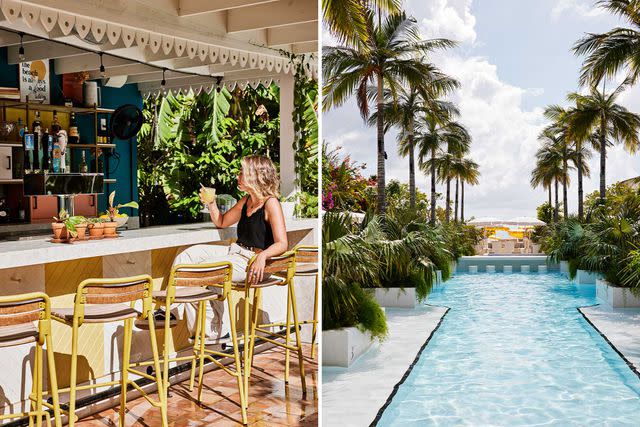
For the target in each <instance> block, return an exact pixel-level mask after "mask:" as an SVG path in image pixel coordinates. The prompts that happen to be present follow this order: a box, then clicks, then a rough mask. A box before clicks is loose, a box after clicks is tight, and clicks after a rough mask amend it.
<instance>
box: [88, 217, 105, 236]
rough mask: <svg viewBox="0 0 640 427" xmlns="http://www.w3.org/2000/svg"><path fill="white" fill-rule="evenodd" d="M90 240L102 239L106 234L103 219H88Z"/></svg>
mask: <svg viewBox="0 0 640 427" xmlns="http://www.w3.org/2000/svg"><path fill="white" fill-rule="evenodd" d="M87 223H88V226H87V228H88V229H89V238H90V239H102V237H103V234H104V220H103V219H102V218H87Z"/></svg>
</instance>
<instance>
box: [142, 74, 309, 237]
mask: <svg viewBox="0 0 640 427" xmlns="http://www.w3.org/2000/svg"><path fill="white" fill-rule="evenodd" d="M312 86H313V84H311V83H309V87H310V88H311V87H312ZM315 90H316V92H315V93H316V94H317V84H316V89H315ZM307 95H308V99H307V100H306V101H305V102H306V105H305V106H304V111H303V113H302V115H303V116H304V129H303V133H304V135H305V138H304V140H305V141H306V142H305V144H304V151H305V152H308V153H307V154H308V156H306V154H305V156H306V157H305V158H306V159H307V160H308V161H307V162H305V164H304V166H303V168H302V169H301V176H302V182H303V183H304V187H303V189H304V190H305V191H304V192H302V193H299V194H297V195H296V200H297V201H298V202H299V204H298V206H297V207H296V209H297V211H298V213H299V214H302V215H307V216H310V217H315V216H317V202H318V200H317V180H318V173H317V167H318V164H317V157H318V156H317V151H318V145H317V119H316V118H315V108H316V104H314V100H315V99H316V98H317V97H316V96H315V95H314V92H313V90H311V89H309V90H308V91H307ZM279 99H280V93H279V88H278V86H277V85H275V84H274V85H271V86H269V87H264V86H259V87H257V88H255V89H254V88H251V87H247V88H246V89H245V90H240V89H239V88H236V90H234V91H233V92H232V93H230V92H229V91H227V89H226V88H222V89H221V91H220V92H218V91H215V90H214V91H212V92H211V93H207V92H204V91H203V92H201V93H199V94H195V93H194V92H189V93H179V94H173V93H171V92H170V93H168V94H167V95H166V96H165V97H161V98H158V99H155V98H149V99H147V100H145V104H144V109H143V114H144V117H145V123H144V124H143V126H142V128H141V130H140V133H139V135H138V186H139V195H140V197H139V199H140V210H141V212H140V215H141V217H143V219H144V218H147V219H148V218H150V217H151V218H153V220H152V221H150V222H151V223H153V224H163V223H170V222H190V221H195V220H198V219H199V218H200V213H199V211H200V210H201V209H202V203H201V202H200V199H199V196H198V190H199V188H200V184H201V183H202V184H204V185H211V186H213V187H215V188H216V190H217V193H218V194H230V195H231V196H233V197H235V198H236V199H237V198H239V197H241V196H242V194H241V193H240V192H239V190H238V188H237V182H236V179H237V175H238V172H239V170H240V161H241V159H242V158H243V157H245V156H247V155H250V154H260V155H266V156H268V157H269V158H271V159H272V160H273V161H274V163H276V165H278V163H279V153H280V151H279V137H280V133H279V132H280V120H279V113H280V109H279Z"/></svg>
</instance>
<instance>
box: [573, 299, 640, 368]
mask: <svg viewBox="0 0 640 427" xmlns="http://www.w3.org/2000/svg"><path fill="white" fill-rule="evenodd" d="M598 306H600V304H592V305H584V306H581V307H576V310H578V313H580V314H581V315H582V317H583V318H584V320H586V321H587V323H588V324H589V325H591V327H592V328H593V329H594V330H595V331H596V332H597V333H598V334H599V335H600V336H601V337H602V338H603V339H604V340H605V341H606V342H607V344H609V346H610V347H611V348H612V349H613V351H615V352H616V353H618V356H620V357H621V358H622V360H624V363H626V364H627V366H628V367H629V369H631V371H632V372H633V373H634V374H636V376H637V377H638V378H640V371H639V370H638V368H637V367H636V366H635V365H634V364H633V363H631V361H630V360H629V359H627V357H626V356H625V355H624V353H622V352H621V351H620V350H618V348H617V347H616V346H615V345H614V344H613V343H612V342H611V341H610V340H609V338H607V336H606V335H605V334H604V333H603V332H602V331H601V330H600V329H598V327H597V326H596V325H595V324H594V323H593V322H592V321H591V319H589V317H588V316H587V315H586V314H585V313H584V312H583V311H582V309H583V308H590V307H598Z"/></svg>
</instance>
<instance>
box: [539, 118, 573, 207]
mask: <svg viewBox="0 0 640 427" xmlns="http://www.w3.org/2000/svg"><path fill="white" fill-rule="evenodd" d="M538 140H539V141H541V142H542V143H543V155H544V156H548V157H549V161H550V162H554V161H556V160H559V161H560V165H561V168H562V169H561V170H562V172H561V175H560V181H561V182H562V207H563V214H564V217H565V218H567V217H569V206H568V200H567V187H568V186H569V169H572V168H573V166H570V165H569V162H572V161H574V164H575V157H576V154H575V151H574V150H573V149H572V147H571V144H570V143H569V140H568V138H567V134H566V128H564V127H562V125H557V124H555V123H554V124H551V125H550V126H548V127H547V128H545V129H544V130H543V131H542V133H540V135H539V136H538Z"/></svg>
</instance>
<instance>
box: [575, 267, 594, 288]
mask: <svg viewBox="0 0 640 427" xmlns="http://www.w3.org/2000/svg"><path fill="white" fill-rule="evenodd" d="M599 278H600V275H599V274H598V273H594V272H592V271H587V270H578V271H577V273H576V277H575V279H574V281H575V282H576V283H577V284H579V285H593V284H595V283H596V280H597V279H599Z"/></svg>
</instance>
